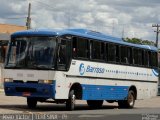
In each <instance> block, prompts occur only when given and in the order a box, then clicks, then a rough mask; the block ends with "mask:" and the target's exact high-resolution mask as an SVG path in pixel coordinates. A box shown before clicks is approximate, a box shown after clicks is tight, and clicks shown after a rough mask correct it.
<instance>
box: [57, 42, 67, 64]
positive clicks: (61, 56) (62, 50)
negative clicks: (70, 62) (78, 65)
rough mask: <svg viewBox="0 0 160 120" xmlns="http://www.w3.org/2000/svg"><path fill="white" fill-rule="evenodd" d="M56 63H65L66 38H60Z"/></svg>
mask: <svg viewBox="0 0 160 120" xmlns="http://www.w3.org/2000/svg"><path fill="white" fill-rule="evenodd" d="M58 64H62V65H63V64H64V65H65V64H66V40H61V44H60V45H59V48H58Z"/></svg>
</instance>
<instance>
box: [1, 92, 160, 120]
mask: <svg viewBox="0 0 160 120" xmlns="http://www.w3.org/2000/svg"><path fill="white" fill-rule="evenodd" d="M0 113H1V114H0V119H5V120H6V118H7V117H8V118H9V117H13V118H14V119H16V118H15V117H14V116H4V115H6V114H14V115H17V114H21V115H22V114H23V115H26V114H27V115H31V116H30V117H31V118H32V117H33V118H34V119H38V120H40V119H47V120H49V118H51V119H52V120H53V119H54V120H56V119H62V118H63V119H68V120H70V119H77V120H85V119H87V120H89V119H92V120H97V119H98V120H106V119H107V120H119V119H121V120H128V119H130V120H132V119H133V120H142V119H143V120H152V119H154V120H158V119H159V120H160V96H159V97H155V98H152V99H147V100H137V101H136V104H135V108H134V109H119V108H118V105H117V103H113V104H109V103H107V102H104V105H103V107H102V108H101V109H97V110H93V109H90V108H89V107H88V106H87V104H86V102H84V101H77V102H76V110H75V111H66V109H65V105H64V104H58V105H57V104H53V103H38V106H37V108H36V109H34V110H30V109H28V108H27V106H26V99H25V98H23V97H10V96H4V94H3V93H0ZM31 118H30V119H31ZM147 118H149V119H147ZM150 118H152V119H150ZM7 120H8V119H7ZM21 120H22V119H21Z"/></svg>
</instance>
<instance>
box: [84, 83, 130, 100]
mask: <svg viewBox="0 0 160 120" xmlns="http://www.w3.org/2000/svg"><path fill="white" fill-rule="evenodd" d="M82 88H83V95H82V99H83V100H126V98H127V95H128V89H129V86H105V85H86V84H85V85H84V84H83V85H82Z"/></svg>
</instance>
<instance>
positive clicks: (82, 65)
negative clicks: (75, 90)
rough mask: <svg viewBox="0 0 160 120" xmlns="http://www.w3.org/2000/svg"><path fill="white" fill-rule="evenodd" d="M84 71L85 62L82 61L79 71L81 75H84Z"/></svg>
mask: <svg viewBox="0 0 160 120" xmlns="http://www.w3.org/2000/svg"><path fill="white" fill-rule="evenodd" d="M84 72H85V68H84V64H83V63H81V64H80V66H79V73H80V75H83V74H84Z"/></svg>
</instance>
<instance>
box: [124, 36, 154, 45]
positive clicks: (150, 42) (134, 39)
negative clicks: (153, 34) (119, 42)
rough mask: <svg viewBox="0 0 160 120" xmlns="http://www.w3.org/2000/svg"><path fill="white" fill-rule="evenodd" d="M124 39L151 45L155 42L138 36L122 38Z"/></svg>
mask: <svg viewBox="0 0 160 120" xmlns="http://www.w3.org/2000/svg"><path fill="white" fill-rule="evenodd" d="M124 41H126V42H129V43H134V44H143V45H152V46H155V43H154V42H153V41H149V40H142V39H139V38H124Z"/></svg>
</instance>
